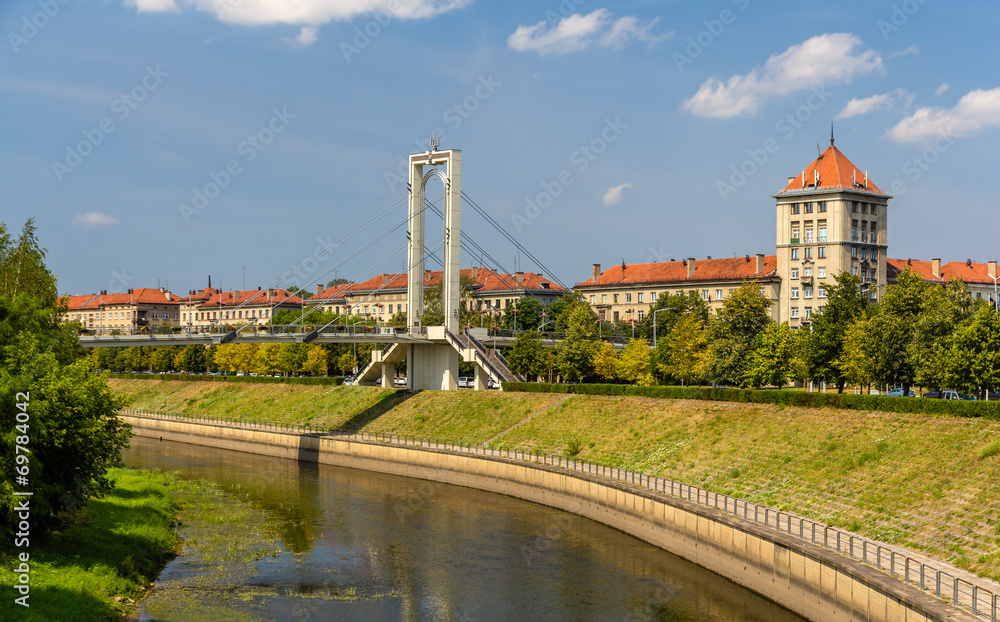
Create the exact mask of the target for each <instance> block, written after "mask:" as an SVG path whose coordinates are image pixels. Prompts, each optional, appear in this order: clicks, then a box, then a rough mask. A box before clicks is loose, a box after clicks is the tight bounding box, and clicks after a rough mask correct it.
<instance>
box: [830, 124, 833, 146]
mask: <svg viewBox="0 0 1000 622" xmlns="http://www.w3.org/2000/svg"><path fill="white" fill-rule="evenodd" d="M830 146H831V147H832V146H833V121H830Z"/></svg>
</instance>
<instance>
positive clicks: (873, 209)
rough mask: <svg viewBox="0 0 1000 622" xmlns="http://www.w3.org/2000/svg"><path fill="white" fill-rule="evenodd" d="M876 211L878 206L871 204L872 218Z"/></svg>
mask: <svg viewBox="0 0 1000 622" xmlns="http://www.w3.org/2000/svg"><path fill="white" fill-rule="evenodd" d="M877 209H878V205H874V204H873V205H872V216H874V215H875V210H877Z"/></svg>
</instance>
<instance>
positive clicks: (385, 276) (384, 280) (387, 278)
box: [382, 274, 389, 285]
mask: <svg viewBox="0 0 1000 622" xmlns="http://www.w3.org/2000/svg"><path fill="white" fill-rule="evenodd" d="M388 282H389V275H388V274H383V275H382V285H385V284H386V283H388Z"/></svg>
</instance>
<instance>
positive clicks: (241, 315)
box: [239, 311, 243, 319]
mask: <svg viewBox="0 0 1000 622" xmlns="http://www.w3.org/2000/svg"><path fill="white" fill-rule="evenodd" d="M239 317H240V319H243V312H242V311H240V314H239Z"/></svg>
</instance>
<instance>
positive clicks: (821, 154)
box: [816, 143, 823, 158]
mask: <svg viewBox="0 0 1000 622" xmlns="http://www.w3.org/2000/svg"><path fill="white" fill-rule="evenodd" d="M816 157H817V158H822V157H823V151H822V150H820V148H819V143H816Z"/></svg>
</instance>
